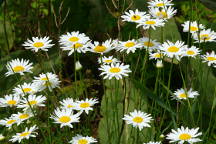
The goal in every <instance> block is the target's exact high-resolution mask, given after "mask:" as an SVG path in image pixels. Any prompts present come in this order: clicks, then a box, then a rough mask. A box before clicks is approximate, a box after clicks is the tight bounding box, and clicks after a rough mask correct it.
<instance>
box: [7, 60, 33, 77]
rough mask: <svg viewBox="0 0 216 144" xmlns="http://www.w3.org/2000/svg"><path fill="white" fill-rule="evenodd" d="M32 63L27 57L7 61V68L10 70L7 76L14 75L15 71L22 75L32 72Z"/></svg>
mask: <svg viewBox="0 0 216 144" xmlns="http://www.w3.org/2000/svg"><path fill="white" fill-rule="evenodd" d="M32 65H33V63H30V62H29V60H25V59H21V60H20V59H18V58H17V59H14V60H12V61H10V62H8V63H7V65H6V68H7V70H8V72H6V73H5V75H6V76H9V75H13V74H15V73H19V74H20V75H24V73H25V72H29V73H32V71H31V70H32V68H33V67H32Z"/></svg>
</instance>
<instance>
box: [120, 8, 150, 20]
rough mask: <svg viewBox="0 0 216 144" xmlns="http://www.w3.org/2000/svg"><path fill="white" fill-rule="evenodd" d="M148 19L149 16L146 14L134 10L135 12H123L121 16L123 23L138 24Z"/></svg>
mask: <svg viewBox="0 0 216 144" xmlns="http://www.w3.org/2000/svg"><path fill="white" fill-rule="evenodd" d="M149 17H150V16H149V15H148V14H146V12H140V11H139V10H138V9H136V10H135V11H132V10H129V12H125V14H124V15H122V16H121V18H122V19H123V21H128V22H135V23H138V22H140V21H142V20H144V19H147V18H149Z"/></svg>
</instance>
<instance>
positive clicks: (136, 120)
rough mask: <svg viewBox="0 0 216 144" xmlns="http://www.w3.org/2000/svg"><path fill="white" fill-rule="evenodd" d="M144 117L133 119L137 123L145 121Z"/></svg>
mask: <svg viewBox="0 0 216 144" xmlns="http://www.w3.org/2000/svg"><path fill="white" fill-rule="evenodd" d="M143 120H144V119H143V118H142V117H135V118H133V121H134V122H135V123H141V122H143Z"/></svg>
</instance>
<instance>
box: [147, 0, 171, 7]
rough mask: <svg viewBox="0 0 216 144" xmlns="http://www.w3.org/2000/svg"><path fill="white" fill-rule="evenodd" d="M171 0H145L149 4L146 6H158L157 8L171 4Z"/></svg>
mask: <svg viewBox="0 0 216 144" xmlns="http://www.w3.org/2000/svg"><path fill="white" fill-rule="evenodd" d="M171 2H172V0H152V1H150V2H147V3H148V4H149V6H148V7H158V8H164V7H167V6H172V5H173V4H172V3H171Z"/></svg>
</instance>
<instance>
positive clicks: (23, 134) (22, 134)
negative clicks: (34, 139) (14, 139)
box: [20, 132, 30, 137]
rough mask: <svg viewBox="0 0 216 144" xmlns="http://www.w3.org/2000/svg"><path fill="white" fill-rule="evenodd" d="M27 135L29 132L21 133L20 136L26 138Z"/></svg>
mask: <svg viewBox="0 0 216 144" xmlns="http://www.w3.org/2000/svg"><path fill="white" fill-rule="evenodd" d="M29 134H30V132H23V133H21V134H20V136H21V137H25V136H28V135H29Z"/></svg>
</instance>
